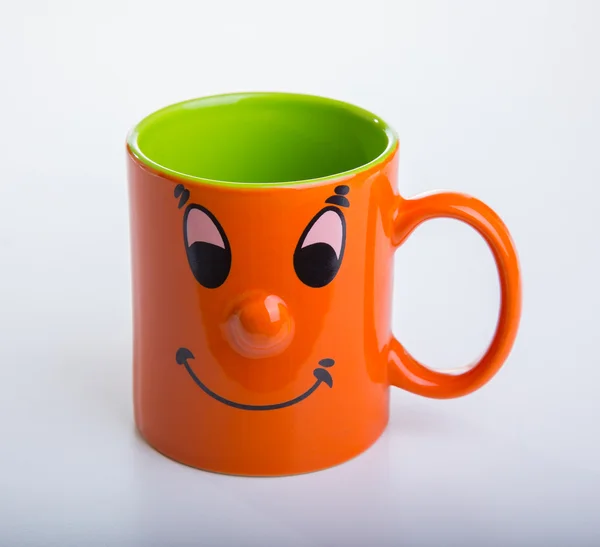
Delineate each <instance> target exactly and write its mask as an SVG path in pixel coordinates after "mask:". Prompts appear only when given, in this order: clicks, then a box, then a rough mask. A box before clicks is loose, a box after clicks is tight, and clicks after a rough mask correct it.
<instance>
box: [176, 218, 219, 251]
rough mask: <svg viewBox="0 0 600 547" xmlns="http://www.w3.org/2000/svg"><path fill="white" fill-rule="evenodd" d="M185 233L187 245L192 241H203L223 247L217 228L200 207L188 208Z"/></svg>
mask: <svg viewBox="0 0 600 547" xmlns="http://www.w3.org/2000/svg"><path fill="white" fill-rule="evenodd" d="M186 233H187V244H188V247H189V246H190V245H192V244H193V243H197V242H205V243H211V244H212V245H216V246H217V247H222V248H223V249H224V248H225V242H224V241H223V237H222V236H221V234H220V233H219V229H218V228H217V226H216V225H215V223H214V222H213V220H212V219H211V218H210V217H209V216H208V215H207V214H206V213H205V212H204V211H202V209H190V212H189V213H188V216H187V220H186Z"/></svg>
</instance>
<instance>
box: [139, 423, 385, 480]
mask: <svg viewBox="0 0 600 547" xmlns="http://www.w3.org/2000/svg"><path fill="white" fill-rule="evenodd" d="M386 427H387V420H386V421H385V422H384V423H383V426H380V427H379V428H378V430H376V434H375V435H373V437H372V438H370V439H368V441H367V442H366V443H364V444H363V445H362V446H361V447H360V448H358V449H356V448H355V449H354V450H351V451H350V450H349V451H348V452H347V453H346V454H345V455H344V457H341V458H340V457H336V458H331V460H330V461H327V459H326V458H323V462H324V463H323V464H322V465H319V466H307V467H306V468H302V467H301V466H298V468H295V469H292V470H290V471H274V472H269V471H266V470H265V471H264V472H251V471H244V470H243V469H236V470H233V469H221V468H217V467H213V466H203V465H198V464H197V463H194V462H192V461H190V460H189V458H186V457H185V456H182V455H179V454H176V453H175V451H172V450H167V449H165V448H162V447H161V446H160V445H161V443H158V442H155V441H154V439H153V438H152V436H151V435H148V434H146V433H144V431H143V430H142V428H141V427H139V425H136V430H137V433H138V434H139V436H140V437H141V438H142V439H143V440H144V441H145V442H146V444H148V445H149V446H150V447H151V448H152V449H154V450H155V451H156V452H158V453H159V454H160V455H161V456H164V457H166V458H168V459H169V460H172V461H174V462H176V463H180V464H182V465H185V466H187V467H191V468H193V469H198V470H200V471H206V472H208V473H215V474H218V475H230V476H235V477H253V478H275V477H292V476H296V475H306V474H308V473H316V472H318V471H324V470H326V469H330V468H332V467H337V466H338V465H342V464H344V463H346V462H348V461H350V460H353V459H354V458H356V457H358V456H360V455H361V454H363V453H364V452H366V451H367V450H368V449H369V448H371V447H372V446H373V445H374V444H375V443H376V442H377V441H378V440H379V438H380V437H381V436H382V435H383V433H384V431H385V429H386Z"/></svg>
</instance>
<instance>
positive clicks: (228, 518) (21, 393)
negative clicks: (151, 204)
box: [0, 0, 600, 547]
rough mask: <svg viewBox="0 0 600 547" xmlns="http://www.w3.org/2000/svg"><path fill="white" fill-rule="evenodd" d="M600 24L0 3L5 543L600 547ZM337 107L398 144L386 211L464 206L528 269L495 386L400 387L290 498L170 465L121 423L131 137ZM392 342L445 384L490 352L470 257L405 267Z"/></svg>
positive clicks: (292, 483)
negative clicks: (457, 394) (380, 125)
mask: <svg viewBox="0 0 600 547" xmlns="http://www.w3.org/2000/svg"><path fill="white" fill-rule="evenodd" d="M599 21H600V3H599V2H594V1H589V2H583V1H577V2H575V1H570V2H569V1H564V2H551V1H544V2H542V1H533V0H529V1H518V2H517V1H509V0H503V1H498V2H490V1H487V2H478V1H471V2H464V1H454V2H447V3H446V2H431V1H416V0H415V1H411V2H404V1H400V0H396V1H389V2H378V1H375V0H369V1H359V0H348V1H345V2H341V1H340V2H327V1H325V0H320V1H318V2H312V1H308V0H303V1H297V2H284V1H278V2H276V1H272V2H267V1H250V0H248V1H245V2H232V1H224V2H219V1H218V0H213V1H212V2H203V1H200V0H196V1H195V2H188V3H181V2H177V1H174V0H171V1H168V2H160V3H159V2H156V3H154V2H150V1H146V2H126V1H120V2H116V1H115V2H110V1H108V0H105V1H104V2H101V3H100V2H98V3H96V4H93V3H91V2H76V1H72V2H64V1H54V2H41V1H38V2H36V1H22V2H5V3H4V4H3V5H2V7H1V8H0V70H1V78H0V160H1V163H0V169H1V170H0V245H1V249H0V266H1V270H0V280H1V283H0V544H1V545H7V546H8V545H10V546H14V547H18V546H21V545H52V546H54V545H56V546H61V547H69V546H83V545H139V546H144V547H146V546H154V545H156V546H159V545H165V546H179V545H207V546H213V545H214V546H218V545H231V546H243V547H245V546H261V547H267V546H270V545H286V546H287V545H290V546H304V545H315V546H332V547H333V546H348V547H350V546H354V545H356V546H371V545H372V546H387V545H396V546H397V545H403V546H410V547H412V546H455V545H456V546H459V547H467V546H471V545H472V546H488V545H490V546H513V545H515V546H521V545H540V546H544V547H551V546H554V545H556V546H565V545H568V546H570V547H578V546H587V545H590V546H591V545H599V544H600V426H599V420H600V392H599V389H600V388H599V385H600V356H599V348H598V344H597V342H598V334H599V333H600V322H599V320H598V308H599V306H600V289H599V283H600V249H599V245H598V238H599V236H600V216H599V213H598V211H599V206H600V205H599V204H600V191H599V184H600V160H599V157H600V155H599V150H600V148H599V146H600V125H599V124H600V76H599V67H600V61H599V59H600V32H598V24H599ZM247 90H281V91H297V92H305V93H314V94H321V95H326V96H330V97H334V98H339V99H343V100H347V101H351V102H353V103H356V104H358V105H360V106H363V107H365V108H367V109H369V110H372V111H374V112H376V113H377V114H379V115H380V116H382V117H383V118H384V119H386V120H387V121H388V122H389V123H391V124H392V125H393V126H394V127H395V128H396V129H397V131H398V133H399V135H400V139H401V159H400V189H401V193H402V194H403V195H404V196H411V195H415V194H418V193H420V192H423V191H428V190H432V189H436V188H449V189H454V190H459V191H463V192H468V193H471V194H474V195H476V196H477V197H479V198H480V199H483V200H484V201H486V202H487V203H488V204H489V205H490V206H492V207H493V208H494V209H496V210H497V212H498V213H499V214H500V215H501V216H502V217H503V218H504V220H505V222H506V223H507V225H508V226H509V228H510V229H511V231H512V234H513V237H514V239H515V242H516V244H517V247H518V250H519V254H520V258H521V262H522V272H523V297H524V300H523V317H522V323H521V325H522V326H521V330H520V333H519V336H518V339H517V342H516V345H515V347H514V350H513V352H512V354H511V356H510V358H509V360H508V361H507V363H506V366H505V367H504V368H503V369H502V370H501V371H500V373H499V374H498V375H497V376H496V377H495V378H494V380H493V381H492V382H491V383H490V384H488V385H487V386H486V387H485V388H483V389H482V390H481V391H479V392H477V393H475V394H473V395H470V396H468V397H465V398H462V399H457V400H453V401H433V400H427V399H422V398H419V397H417V396H414V395H410V394H408V393H404V392H401V391H400V390H395V391H394V393H393V398H392V417H391V422H390V425H389V429H388V431H387V432H386V434H385V435H384V436H383V438H382V439H381V440H380V441H379V442H378V443H377V444H376V445H375V446H374V447H373V448H372V449H370V450H369V451H368V452H366V453H365V454H363V455H362V456H360V457H358V458H356V459H355V460H353V461H351V462H349V463H347V464H344V465H341V466H339V467H336V468H334V469H331V470H327V471H323V472H320V473H316V474H311V475H305V476H300V477H292V478H284V479H246V478H235V477H227V476H219V475H214V474H209V473H204V472H201V471H197V470H193V469H190V468H187V467H184V466H181V465H179V464H177V463H174V462H172V461H170V460H168V459H166V458H164V457H162V456H160V455H159V454H157V453H156V452H154V451H153V450H152V449H150V448H149V447H148V446H147V445H146V444H145V443H144V442H143V441H142V440H141V439H140V438H139V437H138V436H137V434H136V432H135V429H134V425H133V419H132V404H131V304H130V277H129V224H128V204H127V192H126V177H125V162H124V160H125V155H124V151H125V149H124V139H125V135H126V133H127V131H128V130H129V128H130V127H131V126H132V125H133V124H134V123H135V122H137V121H138V120H139V119H140V118H141V117H143V116H145V115H146V114H148V113H150V112H151V111H153V110H155V109H157V108H160V107H162V106H165V105H167V104H170V103H172V102H175V101H179V100H183V99H187V98H192V97H197V96H203V95H207V94H213V93H221V92H230V91H247ZM396 263H397V278H396V279H397V283H396V287H395V297H394V298H395V309H394V331H395V332H396V334H397V335H398V336H399V337H400V339H401V340H402V341H403V342H404V343H405V344H406V346H407V348H408V349H409V350H410V351H412V352H413V353H414V354H415V355H416V356H417V357H418V358H420V359H422V360H423V361H425V362H426V363H428V364H431V366H434V367H437V368H446V367H451V366H456V365H460V364H465V363H468V362H469V361H471V360H473V359H474V358H476V357H477V356H478V355H479V354H480V353H481V352H482V351H483V350H484V349H485V347H486V346H487V344H488V342H489V340H490V338H491V335H492V332H493V329H494V325H495V319H496V314H497V310H498V301H499V300H498V281H497V277H496V271H495V267H494V263H493V260H492V257H491V255H490V254H489V251H488V249H487V247H486V246H485V244H484V242H483V240H481V239H480V238H479V237H478V236H477V234H475V233H474V232H472V231H471V230H470V229H469V228H467V227H466V226H464V225H462V224H459V223H456V222H452V221H435V222H431V223H429V224H428V225H426V226H424V227H422V228H420V229H418V230H417V232H416V233H415V234H414V235H413V236H412V238H411V239H410V240H409V241H408V242H407V243H406V245H405V246H404V247H403V248H402V249H401V250H400V251H399V252H398V253H397V261H396Z"/></svg>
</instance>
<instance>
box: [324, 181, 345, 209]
mask: <svg viewBox="0 0 600 547" xmlns="http://www.w3.org/2000/svg"><path fill="white" fill-rule="evenodd" d="M333 191H334V192H335V196H331V197H328V198H327V199H326V200H325V203H333V204H334V205H339V206H340V207H350V202H349V201H348V198H347V197H346V194H347V193H348V192H350V187H349V186H346V185H345V184H340V186H336V187H335V189H334V190H333Z"/></svg>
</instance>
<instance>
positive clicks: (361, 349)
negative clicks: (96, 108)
mask: <svg viewBox="0 0 600 547" xmlns="http://www.w3.org/2000/svg"><path fill="white" fill-rule="evenodd" d="M169 108H170V109H171V110H169V109H165V110H163V111H160V112H159V113H158V114H155V115H153V116H154V117H152V116H151V117H149V118H147V119H146V120H145V121H143V122H142V123H141V124H140V125H138V127H137V128H136V130H134V131H133V132H132V134H131V135H130V138H129V142H128V144H129V159H128V168H129V188H130V203H131V229H132V267H133V295H134V388H135V389H134V400H135V417H136V423H137V425H138V428H139V430H140V431H141V433H142V435H143V436H144V437H145V438H146V439H147V441H148V442H149V443H150V444H151V445H153V446H154V447H155V448H156V449H157V450H159V451H160V452H162V453H164V454H165V455H167V456H169V457H171V458H173V459H175V460H178V461H181V462H183V463H186V464H188V465H192V466H195V467H199V468H202V469H207V470H212V471H218V472H224V473H233V474H244V475H283V474H294V473H303V472H308V471H314V470H318V469H322V468H325V467H329V466H332V465H335V464H337V463H340V462H343V461H345V460H347V459H349V458H351V457H353V456H355V455H357V454H359V453H360V452H362V451H363V450H365V449H366V448H367V447H368V446H369V445H371V444H372V443H373V442H375V440H376V439H377V438H378V437H379V436H380V435H381V433H382V431H383V430H384V428H385V426H386V423H387V421H388V406H389V405H388V400H389V399H388V398H389V388H390V385H396V386H399V387H402V388H404V389H407V390H410V391H413V392H415V393H418V394H421V395H425V396H429V397H437V398H443V397H457V396H460V395H464V394H466V393H469V392H471V391H473V390H475V389H477V388H479V387H481V386H482V385H483V384H484V383H485V382H487V381H488V380H489V379H490V378H491V377H492V376H493V375H494V373H495V372H496V371H497V370H498V368H499V367H500V366H501V365H502V363H503V361H504V360H505V359H506V357H507V355H508V352H509V351H510V348H511V346H512V343H513V341H514V338H515V334H516V330H517V326H518V322H519V314H520V285H519V272H518V264H517V258H516V254H515V250H514V246H513V244H512V242H511V240H510V236H509V234H508V232H507V230H506V227H505V226H504V225H503V223H502V221H501V220H500V219H499V218H498V217H497V215H496V214H495V213H494V212H493V211H491V210H490V209H489V208H488V207H486V206H485V205H483V204H482V203H481V202H479V201H477V200H476V199H474V198H470V197H467V196H463V195H461V194H452V193H439V194H432V195H428V196H425V197H421V198H417V199H411V200H405V199H403V198H402V197H400V196H399V195H398V192H397V189H396V171H397V162H398V144H397V141H396V138H395V136H394V134H393V132H392V131H391V130H390V129H389V127H388V126H387V125H386V124H385V123H384V122H383V121H382V120H380V119H379V118H377V117H375V116H373V115H371V114H369V113H368V112H365V111H363V110H361V109H358V108H357V107H353V106H350V105H346V104H344V103H339V102H337V101H330V100H328V99H321V98H315V97H306V96H301V95H286V94H262V93H261V94H242V95H226V96H222V97H211V98H207V99H201V100H197V101H191V102H189V103H183V104H181V105H175V106H174V107H169ZM220 109H222V110H220ZM238 124H239V125H240V127H239V130H238ZM178 128H180V129H181V130H178ZM213 135H214V137H215V138H214V140H212V136H213ZM228 136H230V137H231V138H230V139H228V138H227V137H228ZM246 146H247V148H248V149H246ZM205 147H208V151H206V149H205ZM205 154H207V155H208V156H209V157H205ZM313 159H314V161H313ZM336 171H343V172H342V173H341V174H336ZM302 176H304V177H307V178H309V179H310V181H309V182H305V181H301V180H299V177H302ZM440 216H446V217H452V218H457V219H459V220H463V221H465V222H467V223H469V224H471V225H472V226H473V227H474V228H475V229H476V230H478V231H479V232H480V233H481V234H482V235H483V237H484V238H485V239H486V241H487V242H488V243H489V245H490V248H491V249H492V251H493V253H494V256H495V259H496V262H497V265H498V271H499V274H500V279H501V287H502V306H501V313H500V319H499V323H498V328H497V332H496V335H495V338H494V340H493V342H492V344H491V346H490V348H489V350H488V352H487V353H486V355H485V356H484V357H483V358H482V359H481V361H480V362H479V363H478V364H476V365H475V366H474V368H472V369H471V370H470V371H468V372H466V373H465V374H462V375H456V376H451V375H447V374H442V373H437V372H433V371H431V370H429V369H427V368H425V367H424V366H422V365H420V364H419V363H417V362H416V361H415V360H414V359H413V358H412V357H411V356H410V355H409V354H408V353H407V352H406V351H405V350H404V349H403V348H402V346H401V345H400V343H399V342H398V341H396V340H395V339H394V338H393V337H392V335H391V330H390V321H391V309H390V305H391V290H392V276H393V272H392V270H393V267H392V266H393V261H392V259H393V254H394V251H395V249H396V248H397V247H398V246H399V245H400V244H401V243H402V241H404V239H405V238H406V237H407V236H408V235H409V234H410V232H411V231H412V230H413V229H414V228H415V227H416V226H417V225H418V224H419V223H421V222H423V221H425V220H427V219H430V218H435V217H440Z"/></svg>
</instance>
